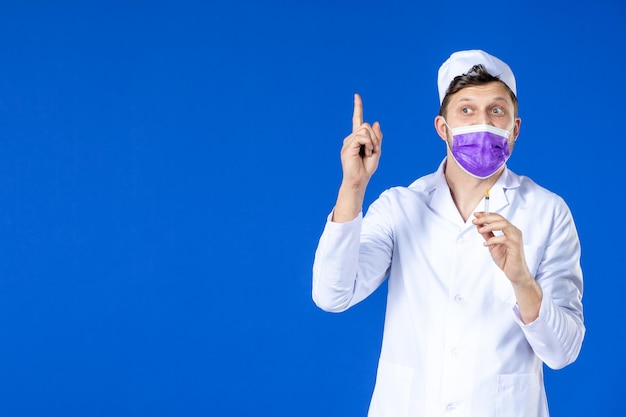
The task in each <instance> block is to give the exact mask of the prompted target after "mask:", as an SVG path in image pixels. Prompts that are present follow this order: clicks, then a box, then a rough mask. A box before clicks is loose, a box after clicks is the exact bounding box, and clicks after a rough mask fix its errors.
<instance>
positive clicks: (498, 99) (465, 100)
mask: <svg viewBox="0 0 626 417" xmlns="http://www.w3.org/2000/svg"><path fill="white" fill-rule="evenodd" d="M476 101H477V100H476V99H474V98H473V97H464V98H460V99H459V101H458V102H457V104H461V103H471V102H476ZM495 102H504V103H505V104H508V102H507V100H506V98H505V97H503V96H497V97H494V98H493V99H492V100H490V103H495Z"/></svg>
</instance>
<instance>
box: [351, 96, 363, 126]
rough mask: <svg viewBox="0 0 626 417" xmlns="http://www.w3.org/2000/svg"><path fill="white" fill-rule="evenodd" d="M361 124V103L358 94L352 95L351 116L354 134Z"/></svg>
mask: <svg viewBox="0 0 626 417" xmlns="http://www.w3.org/2000/svg"><path fill="white" fill-rule="evenodd" d="M362 124H363V101H362V100H361V96H360V95H358V94H355V95H354V112H353V114H352V131H353V132H356V131H357V129H358V128H359V127H361V125H362Z"/></svg>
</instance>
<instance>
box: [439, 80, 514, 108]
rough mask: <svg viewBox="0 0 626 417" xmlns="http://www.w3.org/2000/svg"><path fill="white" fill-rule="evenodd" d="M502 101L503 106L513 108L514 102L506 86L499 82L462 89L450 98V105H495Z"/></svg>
mask: <svg viewBox="0 0 626 417" xmlns="http://www.w3.org/2000/svg"><path fill="white" fill-rule="evenodd" d="M496 101H500V102H502V103H503V104H507V105H509V106H513V100H512V99H511V96H510V94H509V90H507V88H506V86H505V85H504V84H503V83H501V82H498V81H494V82H492V83H488V84H483V85H472V86H469V87H465V88H462V89H461V90H459V91H457V92H456V93H454V94H453V95H452V96H450V105H455V104H460V103H467V102H470V103H476V104H481V103H487V104H489V103H493V102H496Z"/></svg>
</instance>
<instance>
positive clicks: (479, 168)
mask: <svg viewBox="0 0 626 417" xmlns="http://www.w3.org/2000/svg"><path fill="white" fill-rule="evenodd" d="M446 126H448V123H446ZM448 128H449V129H450V130H451V131H452V149H451V150H452V156H453V157H454V160H455V161H456V162H457V163H458V164H459V166H460V167H461V168H463V170H464V171H465V172H467V173H468V174H470V175H471V176H473V177H476V178H479V179H485V178H489V177H490V176H492V175H493V174H495V173H496V171H497V170H498V169H500V167H501V166H502V165H504V164H505V163H506V161H507V159H509V156H510V155H511V150H510V149H509V140H508V139H509V131H507V130H504V129H500V128H497V127H494V126H491V125H472V126H462V127H457V128H454V129H452V128H451V127H450V126H448Z"/></svg>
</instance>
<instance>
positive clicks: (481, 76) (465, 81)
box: [439, 64, 517, 117]
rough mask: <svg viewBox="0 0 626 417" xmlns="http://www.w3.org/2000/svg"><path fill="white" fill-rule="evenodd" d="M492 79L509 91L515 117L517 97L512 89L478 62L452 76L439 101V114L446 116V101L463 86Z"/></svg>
mask: <svg viewBox="0 0 626 417" xmlns="http://www.w3.org/2000/svg"><path fill="white" fill-rule="evenodd" d="M494 81H497V82H500V83H502V84H503V85H504V86H505V87H506V90H507V91H508V92H509V95H510V96H511V99H512V100H513V107H514V108H515V114H514V116H515V117H517V97H515V94H513V91H511V89H510V88H509V86H508V85H506V84H505V83H504V81H502V80H501V79H500V78H498V77H496V76H494V75H491V74H489V73H488V72H487V69H486V68H485V66H484V65H482V64H478V65H474V66H473V67H472V68H471V69H470V70H469V71H468V72H467V73H465V74H463V75H457V76H456V77H454V79H453V80H452V82H450V86H449V87H448V91H446V95H445V97H444V98H443V101H442V102H441V107H440V108H439V115H440V116H444V117H445V116H446V109H447V107H448V102H449V101H450V97H451V96H452V95H453V94H454V93H456V92H458V91H460V90H462V89H463V88H465V87H471V86H474V85H484V84H488V83H492V82H494Z"/></svg>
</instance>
